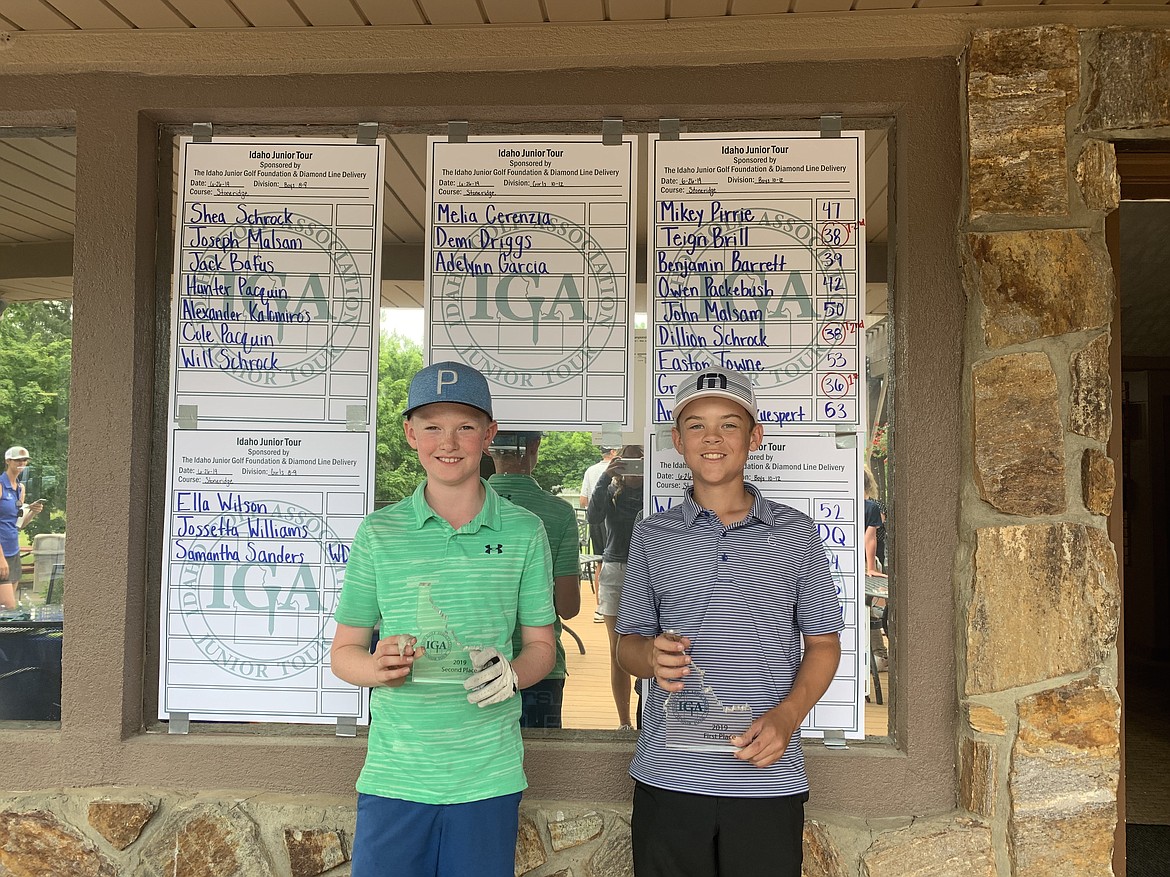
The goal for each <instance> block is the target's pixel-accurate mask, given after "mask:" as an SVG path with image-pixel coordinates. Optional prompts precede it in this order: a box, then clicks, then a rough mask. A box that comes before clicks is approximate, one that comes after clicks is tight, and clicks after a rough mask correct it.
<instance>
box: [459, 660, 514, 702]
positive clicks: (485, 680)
mask: <svg viewBox="0 0 1170 877" xmlns="http://www.w3.org/2000/svg"><path fill="white" fill-rule="evenodd" d="M468 654H469V655H470V656H471V666H472V667H474V668H475V669H476V670H477V671H478V672H476V673H475V674H473V675H471V676H468V677H467V678H466V679H465V680H463V687H464V688H466V689H467V701H468V703H474V704H476V705H477V706H479V707H481V708H482V707H485V706H490V705H491V704H493V703H501V702H503V701H505V700H507V699H508V698H509V697H512V696H513V695H514V694H515V693H516V692H517V691H519V690H520V685H519V683H518V680H517V679H516V671H515V670H513V669H512V665H511V664H510V663H508V659H507V658H505V657H504V656H503V655H501V654H500V650H499V649H497V648H496V647H495V646H489V647H488V648H486V649H472V650H471V651H470V652H469V653H468Z"/></svg>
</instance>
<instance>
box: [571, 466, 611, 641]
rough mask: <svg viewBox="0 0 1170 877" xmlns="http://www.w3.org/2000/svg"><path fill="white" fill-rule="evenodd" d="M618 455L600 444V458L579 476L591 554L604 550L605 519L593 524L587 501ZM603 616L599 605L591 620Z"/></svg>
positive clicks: (596, 568) (596, 577) (597, 572)
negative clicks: (599, 479)
mask: <svg viewBox="0 0 1170 877" xmlns="http://www.w3.org/2000/svg"><path fill="white" fill-rule="evenodd" d="M617 455H618V448H615V447H612V446H610V445H602V446H601V459H600V460H599V461H598V462H596V463H594V464H593V465H592V466H590V467H589V468H588V469H586V470H585V474H584V475H583V476H582V478H581V500H580V502H581V508H583V509H585V510H586V517H587V519H588V521H589V547H590V551H592V553H593V554H601V553H602V552H603V551H605V521H604V520H603V521H601V522H600V523H597V524H594V523H593V519H592V518H591V517H589V515H588V509H589V501H590V500H591V499H592V498H593V490H594V488H596V487H597V479H598V478H600V477H601V473H602V472H604V471H605V470H606V467H607V466H609V464H610V462H611V461H612V460H613V458H614V457H616V456H617ZM601 563H602V562H601V561H598V562H597V563H595V564H593V590H594V592H595V593H597V592H598V590H597V589H598V584H599V582H600V580H601ZM604 620H605V617H604V616H603V615H602V614H601V607H600V606H599V607H598V608H597V611H596V612H594V613H593V621H594V622H595V623H597V624H601V623H602V622H603V621H604Z"/></svg>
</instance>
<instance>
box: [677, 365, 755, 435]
mask: <svg viewBox="0 0 1170 877" xmlns="http://www.w3.org/2000/svg"><path fill="white" fill-rule="evenodd" d="M707 396H718V397H719V398H721V399H730V400H731V401H732V402H738V403H739V404H740V405H742V406H743V407H744V408H745V409H746V410H747V413H748V414H750V415H751V418H752V422H753V423H754V422H755V420H756V417H757V416H758V415H757V414H756V394H755V391H754V390H753V389H752V381H751V378H749V377H748V376H747V375H746V374H744V373H743V372H737V371H734V370H733V369H729V368H720V367H719V366H714V365H713V366H710V367H708V368H706V369H704V370H703V371H701V372H698V373H696V374H688V375H686V377H684V378H683V379H682V380H681V381H679V384H678V389H677V390H676V391H675V394H674V420H675V423H677V422H678V419H679V417H681V416H682V410H683V408H685V407H686V406H687V405H689V404H690V403H691V402H694V401H695V400H696V399H704V398H706V397H707Z"/></svg>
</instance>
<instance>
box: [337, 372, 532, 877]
mask: <svg viewBox="0 0 1170 877" xmlns="http://www.w3.org/2000/svg"><path fill="white" fill-rule="evenodd" d="M405 418H406V422H405V425H404V428H405V430H406V439H407V441H408V442H409V444H410V446H411V447H412V448H414V449H415V450H416V451H417V452H418V456H419V462H420V463H421V464H422V467H423V470H424V471H425V472H426V476H427V477H426V480H425V481H424V482H423V483H422V484H421V485H419V487H418V489H417V490H415V492H414V495H413V496H411V497H409V498H408V499H405V500H403V501H401V502H399V503H397V504H395V505H393V506H389V507H387V508H384V509H381V510H379V511H377V512H374V513H373V514H371V515H369V516H368V517H367V518H366V519H365V520H364V521H363V522H362V524H361V526H360V527H358V531H357V533H356V534H355V535H354V539H353V543H352V545H351V547H350V555H349V561H348V562H347V564H346V571H345V583H344V585H343V587H342V591H341V596H340V599H339V601H338V605H337V611H336V613H335V614H334V618H335V620H336V621H337V631H336V633H335V634H334V637H333V646H332V648H331V650H330V659H331V665H332V669H333V673H334V675H336V676H337V677H338V678H340V679H344V680H345V681H346V682H350V683H352V684H354V685H360V686H364V687H369V688H371V689H373V691H372V694H371V698H370V713H371V725H370V736H369V745H368V750H367V753H366V762H365V766H364V767H363V768H362V772H361V775H360V776H359V777H358V781H357V789H358V792H359V795H358V818H357V830H356V832H355V835H354V844H353V864H352V869H353V870H352V873H353V875H354V877H373V875H382V874H399V873H402V874H410V875H411V877H420V875H422V877H430V875H434V877H447V875H450V877H462V875H466V874H482V875H498V877H511V875H512V872H513V864H514V856H515V846H516V835H517V830H518V825H519V804H520V793H521V791H522V790H523V789H524V788H525V786H526V785H527V783H526V781H525V778H524V769H523V749H522V745H521V740H520V726H519V722H518V721H517V719H518V718H519V715H520V698H519V697H516V696H515V695H516V694H517V693H518V692H519V690H520V689H521V688H526V687H528V686H529V685H532V684H533V683H535V682H538V681H540V680H541V679H543V678H544V677H545V676H546V675H547V674H548V672H549V670H551V669H552V666H553V660H554V650H553V628H552V622H553V620H554V618H555V615H554V612H553V605H552V573H551V558H550V553H549V547H548V540H547V538H546V537H545V534H544V528H543V526H542V525H541V523H540V520H539V519H538V518H537V517H536V516H535V515H533V514H531V513H530V512H527V511H525V510H523V509H521V508H519V507H517V506H515V505H513V504H512V503H510V502H508V501H507V500H504V499H502V498H501V497H500V496H499V495H498V494H497V493H496V492H495V491H494V490H493V489H492V488H491V487H489V486H488V485H487V483H486V482H484V481H483V480H481V479H480V477H479V464H480V459H481V458H482V456H483V453H484V451H485V450H486V449H487V447H488V445H489V444H490V443H491V440H492V437H493V436H494V435H495V433H496V424H495V422H494V421H493V419H492V407H491V395H490V393H489V391H488V386H487V381H486V380H485V379H484V377H483V375H481V374H480V373H479V372H478V371H476V370H475V369H473V368H471V367H470V366H467V365H464V364H463V363H457V362H441V363H436V364H434V365H431V366H427V367H426V368H424V369H422V370H420V371H419V372H418V374H416V375H415V376H414V379H413V380H412V381H411V384H410V390H409V393H408V396H407V409H406V412H405ZM379 622H381V629H380V637H379V641H378V645H377V647H376V648H375V649H374V651H373V653H372V654H371V652H370V643H371V640H372V636H373V628H374V626H375V625H376V624H378V623H379ZM516 629H518V630H519V632H520V642H521V648H520V650H519V652H518V653H514V652H513V648H512V635H513V632H514V630H516ZM424 636H425V637H426V639H425V642H427V643H430V644H431V646H432V647H431V652H432V654H428V651H427V648H426V647H425V646H424V645H422V643H420V639H421V638H423V637H424ZM438 658H445V660H444V661H442V663H440V662H439V661H438V660H437V659H438ZM412 668H416V670H415V673H414V674H413V678H412ZM444 673H449V674H452V675H448V676H446V677H444V676H443V674H444ZM436 677H438V678H436ZM452 681H454V682H455V683H459V682H462V684H450V683H451V682H452Z"/></svg>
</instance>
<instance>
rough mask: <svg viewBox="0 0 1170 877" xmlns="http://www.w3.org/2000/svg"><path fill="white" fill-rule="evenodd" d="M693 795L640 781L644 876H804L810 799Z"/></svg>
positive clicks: (637, 828) (638, 849)
mask: <svg viewBox="0 0 1170 877" xmlns="http://www.w3.org/2000/svg"><path fill="white" fill-rule="evenodd" d="M807 800H808V794H807V793H805V794H800V795H787V796H784V797H778V798H727V797H718V796H713V795H688V794H685V793H683V792H670V791H667V790H665V789H659V788H655V787H654V786H648V785H646V784H645V783H637V784H636V786H635V788H634V818H633V820H632V827H633V851H634V874H636V875H637V877H800V866H801V862H802V860H803V858H804V852H803V848H802V845H801V839H802V836H803V833H804V802H805V801H807Z"/></svg>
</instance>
